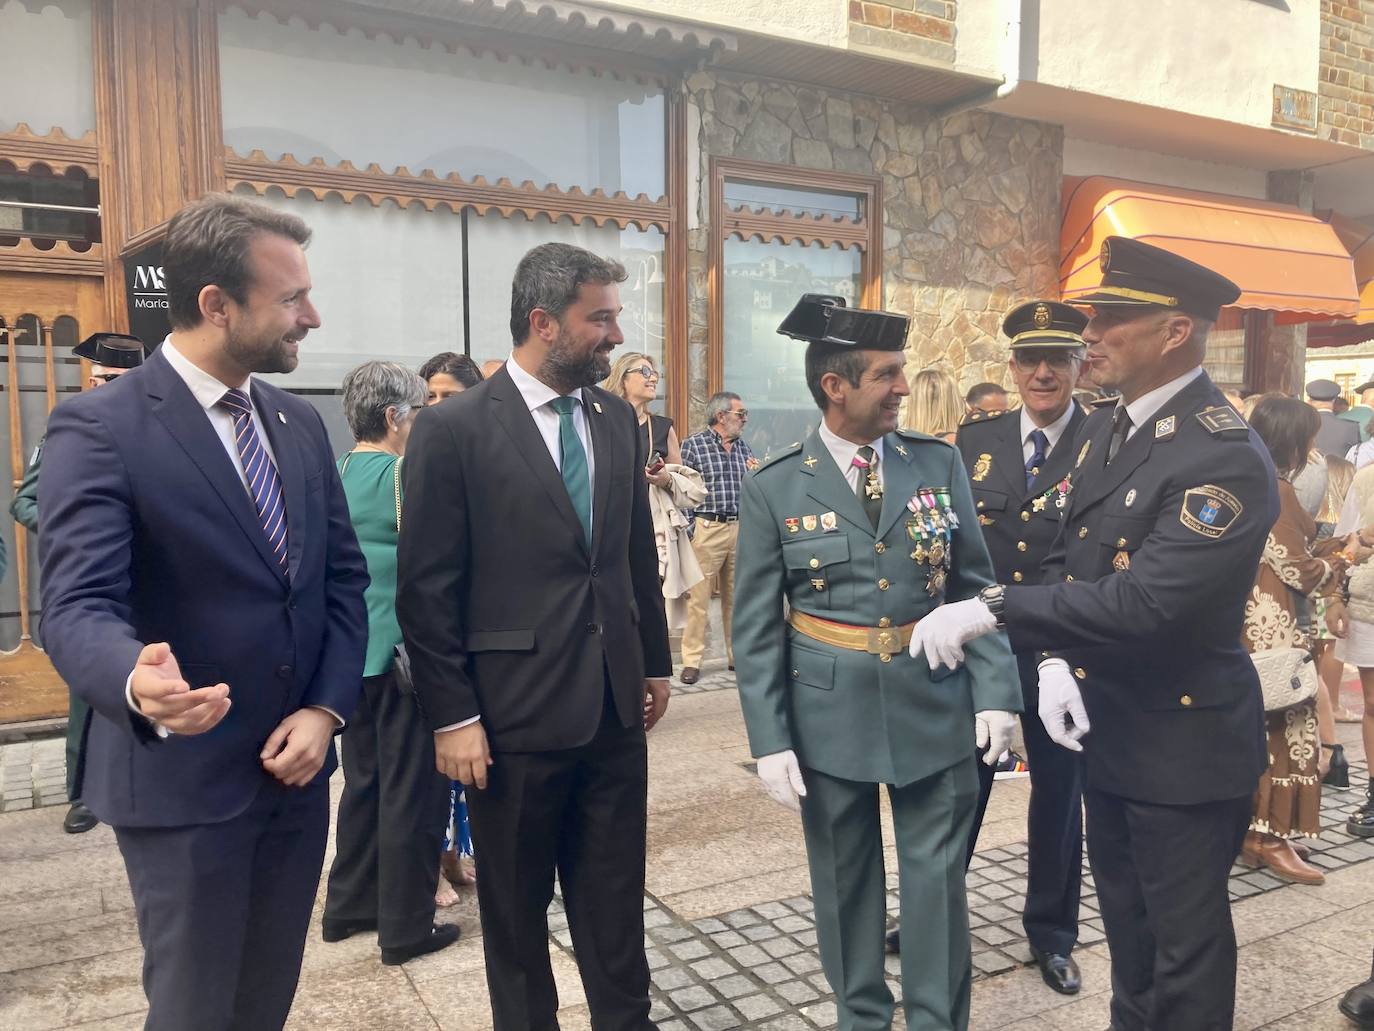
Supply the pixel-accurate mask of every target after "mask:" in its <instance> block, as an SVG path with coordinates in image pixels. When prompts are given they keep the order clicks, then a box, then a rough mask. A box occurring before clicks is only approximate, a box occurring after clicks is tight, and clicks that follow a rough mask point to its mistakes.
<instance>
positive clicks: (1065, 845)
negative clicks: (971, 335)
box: [955, 301, 1088, 995]
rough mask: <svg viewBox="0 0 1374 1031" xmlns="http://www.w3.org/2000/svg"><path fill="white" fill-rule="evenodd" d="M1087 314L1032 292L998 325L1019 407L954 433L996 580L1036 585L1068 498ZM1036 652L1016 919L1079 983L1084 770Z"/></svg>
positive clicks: (983, 785) (984, 775) (1028, 658)
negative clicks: (1041, 697)
mask: <svg viewBox="0 0 1374 1031" xmlns="http://www.w3.org/2000/svg"><path fill="white" fill-rule="evenodd" d="M1087 323H1088V317H1087V316H1086V315H1084V314H1083V313H1082V312H1080V311H1078V310H1077V309H1076V308H1072V307H1070V306H1069V305H1067V304H1061V303H1059V302H1058V301H1028V302H1027V303H1025V304H1021V305H1018V306H1017V307H1016V308H1014V309H1013V310H1012V311H1011V312H1009V313H1008V314H1007V317H1006V318H1005V319H1004V320H1003V322H1002V332H1003V333H1005V334H1006V336H1007V337H1008V338H1009V339H1010V340H1011V361H1010V362H1009V367H1010V374H1011V377H1012V381H1013V382H1014V383H1015V385H1016V390H1017V392H1018V393H1019V394H1020V395H1021V407H1020V408H1015V409H1012V410H1011V411H1009V412H1006V413H999V414H996V415H988V414H984V413H980V412H975V413H974V414H973V415H971V416H970V417H969V418H968V419H967V420H966V421H965V422H964V424H963V425H962V426H960V427H959V435H958V438H957V440H956V441H955V444H956V446H957V447H958V448H959V451H960V453H961V454H962V455H963V459H964V466H965V468H967V469H968V473H969V478H970V480H971V482H972V486H973V498H974V503H975V504H976V505H977V507H978V522H979V523H980V524H981V525H982V528H983V539H984V540H985V541H986V542H987V545H988V552H989V553H990V554H991V555H992V565H993V569H994V570H995V571H996V573H997V578H998V580H999V581H1001V582H1002V583H1023V582H1029V583H1038V582H1039V579H1040V563H1041V562H1043V561H1044V559H1045V556H1046V554H1048V552H1049V550H1050V545H1052V544H1053V543H1054V539H1055V536H1056V535H1057V533H1058V532H1059V524H1060V521H1061V520H1062V519H1063V517H1064V511H1065V508H1066V506H1067V505H1068V495H1067V490H1066V487H1065V486H1064V481H1065V479H1066V478H1067V477H1068V475H1069V472H1070V470H1071V469H1072V468H1073V460H1074V457H1075V451H1074V448H1073V441H1074V437H1075V436H1076V434H1077V433H1078V429H1079V427H1080V426H1081V425H1082V423H1083V420H1084V419H1085V418H1086V416H1085V415H1084V413H1083V409H1082V408H1080V407H1079V406H1078V405H1077V403H1075V402H1074V399H1073V390H1074V386H1075V385H1076V384H1077V382H1078V373H1079V370H1080V368H1081V366H1082V362H1083V357H1084V344H1083V337H1082V335H1081V334H1082V332H1083V327H1084V326H1086V325H1087ZM1037 659H1038V656H1037V654H1036V653H1035V652H1034V651H1024V652H1021V653H1020V654H1018V655H1017V656H1016V662H1017V671H1018V673H1019V674H1020V678H1021V691H1022V694H1023V695H1024V697H1025V700H1026V712H1025V714H1024V715H1023V717H1022V720H1021V731H1022V736H1023V738H1024V740H1025V743H1026V758H1027V760H1028V765H1029V766H1030V781H1031V797H1030V810H1029V813H1028V814H1027V830H1028V832H1029V852H1028V854H1027V863H1028V867H1029V868H1028V871H1027V875H1026V879H1027V887H1026V903H1025V908H1024V910H1023V911H1022V916H1021V920H1022V924H1023V925H1024V927H1025V929H1026V937H1027V938H1028V939H1029V941H1030V947H1031V954H1032V955H1033V956H1034V957H1035V961H1036V964H1037V965H1038V966H1039V968H1040V975H1041V976H1042V977H1043V978H1044V979H1045V983H1046V984H1048V985H1049V986H1050V987H1051V988H1053V989H1054V990H1055V991H1057V992H1060V993H1062V994H1064V995H1073V994H1076V993H1077V992H1078V990H1079V987H1080V985H1081V981H1080V978H1079V972H1078V964H1077V963H1075V962H1074V960H1073V957H1072V955H1071V953H1072V952H1073V947H1074V945H1075V944H1076V943H1077V941H1078V900H1079V894H1080V888H1081V881H1082V866H1083V810H1082V794H1083V784H1082V773H1081V769H1080V760H1079V756H1078V755H1077V754H1076V753H1074V752H1071V751H1069V750H1068V749H1065V748H1060V747H1059V746H1058V745H1056V744H1055V743H1054V742H1053V741H1051V740H1050V739H1049V736H1048V735H1047V734H1046V733H1045V729H1044V727H1043V725H1042V724H1041V723H1040V720H1039V718H1038V717H1037V716H1036V704H1037V697H1038V689H1037V685H1036V663H1037ZM996 769H998V767H996V766H989V765H987V764H986V763H980V764H979V765H978V778H979V788H980V791H979V795H978V812H977V815H976V817H975V819H974V822H973V833H972V835H971V836H970V838H969V856H970V857H972V855H973V847H974V845H975V843H976V842H977V840H978V831H979V828H980V827H981V826H982V823H983V812H984V810H985V809H986V808H987V802H988V795H989V793H990V792H991V790H992V782H993V775H994V771H995V770H996Z"/></svg>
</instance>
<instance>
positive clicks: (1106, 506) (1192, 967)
mask: <svg viewBox="0 0 1374 1031" xmlns="http://www.w3.org/2000/svg"><path fill="white" fill-rule="evenodd" d="M1101 264H1102V271H1103V278H1102V285H1101V286H1100V287H1099V288H1098V289H1096V290H1095V291H1093V292H1092V293H1089V294H1087V295H1085V296H1083V297H1079V298H1076V299H1075V301H1074V303H1075V304H1085V305H1091V306H1092V308H1093V315H1092V318H1091V319H1090V321H1089V322H1088V325H1087V327H1086V328H1085V329H1084V331H1083V338H1084V340H1085V341H1086V343H1087V345H1088V363H1089V368H1090V375H1091V376H1092V378H1093V380H1094V381H1096V382H1097V383H1098V384H1099V385H1101V386H1104V387H1111V388H1115V389H1117V390H1119V391H1120V397H1119V398H1118V399H1117V401H1116V403H1115V404H1109V405H1105V406H1103V407H1101V408H1099V409H1098V410H1097V411H1095V412H1094V413H1093V414H1092V415H1091V416H1089V417H1088V419H1087V420H1086V421H1085V422H1084V423H1083V427H1082V429H1081V430H1080V432H1079V434H1078V438H1077V440H1076V441H1075V443H1074V448H1075V454H1074V456H1073V469H1072V471H1071V473H1070V477H1069V480H1070V482H1069V487H1068V492H1069V493H1068V500H1067V502H1066V506H1065V510H1064V520H1063V524H1062V527H1061V530H1060V533H1059V536H1058V538H1057V540H1056V542H1055V544H1054V546H1053V547H1052V548H1051V550H1050V554H1049V556H1048V558H1047V559H1046V562H1045V568H1044V576H1045V582H1044V583H1043V584H1042V585H1040V586H1031V585H1029V584H1016V583H1012V584H997V585H994V586H992V587H990V588H987V589H985V590H984V591H983V592H981V593H980V596H979V597H977V598H972V599H969V600H967V601H964V602H960V603H957V604H955V605H947V606H944V607H942V608H940V609H937V610H936V611H935V612H933V613H931V614H930V615H928V616H927V617H926V618H925V619H923V620H922V621H921V623H920V624H919V625H918V626H917V627H916V629H915V632H914V633H913V635H912V643H911V648H912V651H913V654H914V653H916V652H918V651H921V652H924V653H925V655H926V659H927V661H929V662H930V663H931V664H932V666H936V665H941V664H943V665H956V664H957V663H958V662H959V661H961V659H962V654H963V646H964V644H965V643H966V642H967V641H970V640H973V639H974V638H976V637H978V636H980V635H981V634H983V633H987V632H990V631H991V630H994V629H997V628H1000V627H1005V629H1006V632H1007V634H1008V637H1009V638H1010V640H1011V644H1012V647H1013V649H1014V650H1016V651H1018V652H1022V651H1027V650H1030V649H1046V650H1048V654H1047V655H1046V656H1045V657H1044V658H1043V659H1042V661H1041V662H1040V667H1039V684H1038V687H1039V706H1038V708H1039V714H1040V718H1041V720H1042V721H1043V722H1044V724H1045V729H1046V732H1047V733H1048V734H1049V736H1050V737H1051V738H1052V739H1054V740H1055V741H1057V742H1059V743H1061V744H1063V745H1064V746H1065V747H1066V748H1070V749H1084V756H1085V763H1084V773H1085V790H1084V798H1085V801H1086V804H1087V818H1088V857H1089V860H1090V862H1091V864H1092V870H1093V877H1094V880H1095V883H1096V887H1097V892H1098V903H1099V907H1100V909H1101V911H1102V918H1103V922H1104V925H1105V928H1106V932H1107V942H1108V945H1109V947H1110V950H1111V958H1112V1004H1111V1019H1112V1027H1113V1028H1115V1029H1118V1031H1204V1029H1206V1031H1215V1029H1224V1028H1230V1027H1231V1025H1232V1019H1233V1015H1234V1011H1235V983H1236V943H1235V934H1234V931H1233V929H1232V924H1231V911H1230V900H1229V898H1228V895H1227V875H1228V873H1229V871H1230V868H1231V863H1232V861H1233V860H1234V859H1235V857H1236V854H1237V853H1238V852H1239V850H1240V844H1241V840H1242V838H1243V837H1244V835H1245V830H1246V827H1247V825H1248V823H1249V819H1250V810H1251V799H1252V795H1253V793H1254V791H1255V788H1256V786H1257V784H1258V782H1259V777H1260V773H1261V772H1262V771H1263V769H1264V767H1265V764H1266V762H1267V756H1266V754H1265V740H1264V712H1263V705H1262V702H1261V697H1260V690H1259V682H1258V678H1257V676H1256V674H1255V671H1254V667H1253V665H1252V664H1251V662H1250V659H1249V656H1248V655H1247V654H1246V653H1245V651H1244V649H1243V648H1242V647H1241V644H1240V635H1241V625H1242V622H1243V617H1244V609H1245V602H1246V599H1247V597H1248V596H1249V593H1250V587H1251V584H1252V583H1253V581H1254V575H1255V569H1256V567H1257V565H1258V563H1259V558H1260V554H1261V552H1262V550H1263V547H1264V541H1265V538H1266V536H1267V535H1268V532H1269V528H1270V527H1271V526H1272V525H1273V524H1274V521H1275V520H1276V519H1277V518H1278V490H1277V481H1276V477H1275V473H1274V468H1273V464H1272V463H1271V462H1270V460H1269V458H1268V455H1267V453H1266V450H1265V447H1264V445H1263V444H1262V443H1261V442H1260V441H1259V439H1258V437H1256V436H1255V435H1254V433H1253V432H1252V431H1251V430H1250V428H1249V427H1248V426H1246V424H1245V423H1244V421H1242V420H1241V418H1240V417H1239V416H1238V415H1237V414H1236V412H1235V410H1234V409H1233V408H1231V407H1230V406H1229V405H1228V404H1227V403H1226V401H1225V399H1224V398H1223V397H1222V394H1221V392H1220V391H1219V390H1218V389H1217V388H1216V387H1215V386H1214V385H1213V384H1212V382H1211V380H1210V379H1209V378H1208V377H1207V374H1206V373H1205V372H1203V370H1202V367H1201V366H1202V359H1203V356H1204V354H1205V350H1206V339H1207V332H1208V330H1209V329H1210V328H1211V325H1212V324H1213V323H1214V322H1215V320H1216V318H1217V316H1218V314H1219V311H1220V308H1221V307H1222V306H1223V305H1226V304H1231V303H1234V302H1235V300H1236V299H1237V298H1238V297H1239V295H1240V291H1239V289H1238V288H1237V287H1236V285H1235V284H1234V283H1232V282H1231V281H1230V280H1228V279H1226V278H1225V277H1223V276H1220V275H1218V274H1217V273H1215V272H1212V271H1211V270H1209V269H1206V268H1203V267H1202V266H1200V265H1197V264H1194V263H1193V262H1191V261H1188V260H1186V259H1184V258H1181V257H1179V256H1177V255H1174V254H1172V253H1170V252H1168V251H1166V250H1163V249H1161V248H1158V247H1153V246H1151V245H1149V244H1145V243H1141V242H1139V241H1135V240H1130V239H1124V238H1121V237H1109V238H1108V239H1107V240H1106V242H1105V243H1104V245H1103V248H1102V256H1101ZM1085 746H1086V747H1085Z"/></svg>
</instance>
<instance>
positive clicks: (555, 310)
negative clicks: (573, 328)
mask: <svg viewBox="0 0 1374 1031" xmlns="http://www.w3.org/2000/svg"><path fill="white" fill-rule="evenodd" d="M626 278H627V277H626V272H625V266H624V265H622V264H621V263H620V262H618V261H616V260H615V259H614V258H601V257H598V256H597V255H595V254H593V253H592V252H591V251H589V250H585V249H583V248H581V247H574V246H573V245H572V244H568V243H543V244H540V245H539V246H538V247H535V248H534V249H533V250H530V251H528V252H527V253H526V254H525V256H524V257H523V258H521V259H520V264H519V265H517V266H515V279H514V280H513V281H512V282H511V288H510V335H511V340H512V341H513V342H514V344H515V346H516V347H519V346H520V345H521V344H523V343H524V342H525V339H526V338H527V337H528V336H529V335H530V312H532V311H534V309H535V308H542V309H543V310H544V311H546V312H548V313H549V314H550V315H552V316H553V317H554V318H556V319H561V318H562V317H563V313H564V312H565V311H567V310H568V308H570V307H571V306H572V303H573V302H574V301H576V300H577V291H578V289H579V288H580V287H581V286H582V284H583V283H599V284H605V283H623V282H625V279H626Z"/></svg>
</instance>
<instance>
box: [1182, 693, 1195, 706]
mask: <svg viewBox="0 0 1374 1031" xmlns="http://www.w3.org/2000/svg"><path fill="white" fill-rule="evenodd" d="M1178 704H1179V705H1192V704H1193V696H1192V695H1190V694H1186V695H1184V696H1183V697H1182V698H1180V699H1179V700H1178Z"/></svg>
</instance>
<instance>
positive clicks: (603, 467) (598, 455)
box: [582, 387, 615, 555]
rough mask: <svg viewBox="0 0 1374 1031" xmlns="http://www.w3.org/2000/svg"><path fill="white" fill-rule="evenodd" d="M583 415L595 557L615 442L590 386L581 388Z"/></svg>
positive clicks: (603, 522) (608, 497)
mask: <svg viewBox="0 0 1374 1031" xmlns="http://www.w3.org/2000/svg"><path fill="white" fill-rule="evenodd" d="M582 414H583V416H584V417H585V418H586V420H587V436H588V437H589V438H590V440H591V443H592V455H593V456H594V458H595V469H594V471H593V473H592V480H593V483H592V554H593V555H595V554H597V553H598V552H599V551H600V549H601V538H602V536H603V535H604V534H605V532H606V511H607V507H608V506H609V505H610V503H611V471H612V468H613V463H614V461H615V454H614V453H613V452H614V446H613V445H614V442H613V441H612V439H611V428H610V426H609V425H607V423H606V416H605V412H604V411H603V410H602V407H601V402H600V400H599V399H597V398H596V397H594V396H593V395H592V390H591V388H590V387H584V388H583V389H582Z"/></svg>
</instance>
